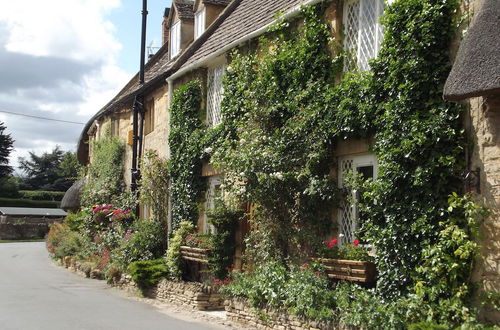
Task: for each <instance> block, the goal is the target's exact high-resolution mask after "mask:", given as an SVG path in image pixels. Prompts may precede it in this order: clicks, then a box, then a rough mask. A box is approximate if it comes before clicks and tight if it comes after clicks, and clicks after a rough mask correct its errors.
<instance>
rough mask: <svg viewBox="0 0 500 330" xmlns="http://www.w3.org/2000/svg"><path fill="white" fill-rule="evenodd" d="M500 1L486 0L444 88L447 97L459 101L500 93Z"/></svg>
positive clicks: (463, 43) (462, 45) (466, 37)
mask: <svg viewBox="0 0 500 330" xmlns="http://www.w3.org/2000/svg"><path fill="white" fill-rule="evenodd" d="M499 45H500V1H499V0H484V3H483V5H482V7H481V8H480V9H479V11H478V13H477V14H476V15H475V18H474V20H473V22H472V25H471V27H470V28H469V31H468V32H467V35H466V36H465V38H464V40H463V41H462V43H461V45H460V48H459V50H458V53H457V58H456V60H455V63H454V64H453V68H452V70H451V72H450V75H449V76H448V79H447V80H446V84H445V86H444V98H445V99H447V100H450V101H459V100H463V99H466V98H470V97H475V96H486V95H491V94H500V51H499V48H498V47H499Z"/></svg>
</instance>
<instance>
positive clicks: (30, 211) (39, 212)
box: [0, 206, 67, 217]
mask: <svg viewBox="0 0 500 330" xmlns="http://www.w3.org/2000/svg"><path fill="white" fill-rule="evenodd" d="M0 214H3V215H36V216H49V217H65V216H66V215H67V213H66V212H64V210H61V209H43V208H28V207H3V206H0Z"/></svg>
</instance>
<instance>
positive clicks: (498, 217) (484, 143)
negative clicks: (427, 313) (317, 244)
mask: <svg viewBox="0 0 500 330" xmlns="http://www.w3.org/2000/svg"><path fill="white" fill-rule="evenodd" d="M466 126H467V129H468V131H469V136H470V138H471V140H472V141H471V142H472V148H471V150H470V152H471V154H470V160H471V161H470V164H471V165H470V167H471V168H472V169H475V168H476V167H479V169H480V171H481V176H480V188H481V194H479V195H478V197H477V198H478V201H479V202H481V203H482V204H484V205H485V206H486V207H487V208H488V209H489V210H490V212H491V214H490V216H489V217H488V218H487V219H485V221H484V223H483V224H482V225H481V238H480V242H479V243H480V244H481V256H480V258H478V260H477V262H476V265H475V271H474V280H476V281H479V282H480V288H479V291H478V296H481V295H482V294H484V293H487V292H496V293H497V294H499V293H500V96H498V97H496V98H495V97H492V98H475V99H472V100H470V101H469V113H468V116H467V120H466ZM481 317H482V318H483V320H485V321H489V322H500V311H498V310H494V309H493V308H492V306H491V305H489V306H488V305H487V306H485V308H483V309H482V311H481Z"/></svg>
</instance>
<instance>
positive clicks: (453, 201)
mask: <svg viewBox="0 0 500 330" xmlns="http://www.w3.org/2000/svg"><path fill="white" fill-rule="evenodd" d="M447 212H448V214H447V217H446V219H445V220H444V221H441V222H440V224H439V227H440V231H439V233H438V240H437V241H436V242H435V243H434V244H432V245H430V246H428V247H427V248H426V249H425V250H424V251H423V252H422V260H423V263H422V264H421V266H420V267H418V268H417V274H418V275H417V282H416V285H415V291H416V294H417V295H418V296H419V297H420V298H421V299H422V300H424V301H426V302H427V311H426V315H427V318H428V319H429V320H434V321H437V322H439V323H441V324H446V323H447V322H451V323H454V324H459V323H463V322H465V321H471V320H474V317H475V315H474V311H472V310H470V308H469V307H468V306H467V302H468V301H470V300H471V294H472V290H473V287H472V284H471V283H470V277H471V274H472V268H473V264H474V262H473V261H474V259H475V258H476V257H477V255H478V253H479V246H478V244H477V243H476V242H475V241H476V239H477V235H478V232H479V220H481V219H482V218H483V217H484V216H485V215H486V214H487V212H486V210H485V209H484V208H483V207H480V206H479V205H478V204H476V203H475V202H474V201H473V200H472V199H471V198H470V197H468V196H465V197H461V196H458V195H457V194H453V195H451V196H450V198H449V207H448V210H447Z"/></svg>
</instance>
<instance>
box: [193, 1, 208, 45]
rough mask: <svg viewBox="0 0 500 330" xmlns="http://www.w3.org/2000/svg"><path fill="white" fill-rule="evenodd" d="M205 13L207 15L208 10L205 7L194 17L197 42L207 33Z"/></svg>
mask: <svg viewBox="0 0 500 330" xmlns="http://www.w3.org/2000/svg"><path fill="white" fill-rule="evenodd" d="M205 13H206V10H205V7H203V9H201V10H200V11H198V12H197V13H196V14H195V16H194V39H195V40H196V39H198V38H199V37H200V36H201V35H202V34H203V32H205V24H206V21H205V17H206V16H205Z"/></svg>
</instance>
